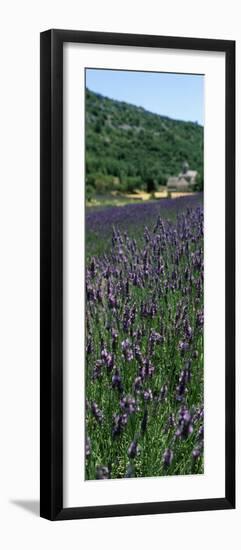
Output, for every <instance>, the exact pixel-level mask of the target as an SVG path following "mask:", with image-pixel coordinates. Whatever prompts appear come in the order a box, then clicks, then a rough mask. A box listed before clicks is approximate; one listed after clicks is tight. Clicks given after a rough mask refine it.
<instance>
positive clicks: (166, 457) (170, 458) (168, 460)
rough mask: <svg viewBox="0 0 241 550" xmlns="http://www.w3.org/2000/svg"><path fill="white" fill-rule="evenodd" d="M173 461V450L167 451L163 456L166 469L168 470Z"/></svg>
mask: <svg viewBox="0 0 241 550" xmlns="http://www.w3.org/2000/svg"><path fill="white" fill-rule="evenodd" d="M172 461H173V451H172V450H171V449H166V450H165V452H164V454H163V464H164V466H165V468H168V467H169V466H170V465H171V463H172Z"/></svg>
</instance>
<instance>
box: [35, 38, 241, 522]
mask: <svg viewBox="0 0 241 550" xmlns="http://www.w3.org/2000/svg"><path fill="white" fill-rule="evenodd" d="M65 42H72V43H74V42H75V43H86V44H107V45H113V46H114V45H121V46H135V47H140V48H141V47H148V48H169V49H170V48H171V49H182V50H202V51H210V52H213V51H215V52H225V56H226V84H225V86H226V87H225V93H226V99H225V101H226V114H225V117H226V128H225V143H226V145H225V147H226V168H225V170H226V173H225V177H226V184H225V185H226V188H225V189H226V191H225V201H226V204H225V209H226V210H225V278H226V280H225V303H226V318H225V330H226V342H225V343H226V351H225V422H226V423H225V497H224V498H210V499H202V500H200V499H198V500H182V501H173V502H149V503H136V504H121V505H104V506H88V507H78V508H64V507H63V352H62V345H63V166H62V165H63V44H64V43H65ZM40 45H41V47H40V52H41V59H40V75H41V86H40V103H41V107H40V111H41V136H40V145H41V147H40V148H41V153H40V157H41V174H40V181H41V194H40V195H41V216H40V218H41V319H40V336H41V373H40V392H41V395H40V407H41V415H40V417H41V421H40V424H41V425H40V444H41V447H40V515H41V517H43V518H47V519H49V520H64V519H79V518H97V517H109V516H125V515H139V514H142V515H144V514H160V513H171V512H172V513H173V512H189V511H201V510H221V509H230V508H234V507H235V42H234V41H229V40H210V39H203V38H179V37H167V36H151V35H135V34H113V33H106V32H103V33H99V32H87V31H71V30H48V31H46V32H43V33H41V37H40Z"/></svg>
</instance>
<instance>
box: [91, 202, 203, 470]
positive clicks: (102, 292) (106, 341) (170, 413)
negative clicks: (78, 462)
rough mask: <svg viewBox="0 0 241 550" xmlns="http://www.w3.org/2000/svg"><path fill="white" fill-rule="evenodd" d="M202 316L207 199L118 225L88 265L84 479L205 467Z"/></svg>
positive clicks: (201, 468)
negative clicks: (130, 231)
mask: <svg viewBox="0 0 241 550" xmlns="http://www.w3.org/2000/svg"><path fill="white" fill-rule="evenodd" d="M97 214H98V213H97ZM203 322H204V315H203V211H202V207H200V206H198V207H196V208H187V209H186V210H185V212H183V213H182V214H178V215H177V217H176V220H175V221H172V222H171V221H168V220H166V219H164V218H163V217H161V216H159V217H158V218H157V221H156V223H155V225H154V226H153V227H152V229H148V228H147V227H146V228H145V230H144V232H143V237H142V238H141V239H139V238H138V240H135V238H130V237H129V236H128V235H127V233H125V232H123V233H121V232H120V230H118V229H114V230H113V235H112V247H111V251H110V252H109V253H108V255H105V254H104V255H102V256H100V257H97V258H94V257H93V258H92V259H91V260H90V261H89V263H88V265H87V269H86V479H107V478H123V477H144V476H148V477H150V476H161V475H178V474H182V475H184V474H194V473H202V472H203V449H204V444H203V420H204V419H203V416H204V412H203V390H204V387H203Z"/></svg>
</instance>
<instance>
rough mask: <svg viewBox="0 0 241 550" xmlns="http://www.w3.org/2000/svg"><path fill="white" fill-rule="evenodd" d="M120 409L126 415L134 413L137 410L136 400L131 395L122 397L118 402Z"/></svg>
mask: <svg viewBox="0 0 241 550" xmlns="http://www.w3.org/2000/svg"><path fill="white" fill-rule="evenodd" d="M120 407H121V409H122V411H123V412H125V413H126V414H128V415H129V414H132V413H134V412H136V411H137V409H138V407H137V403H136V400H135V399H134V397H132V396H131V395H126V396H124V397H122V399H121V401H120Z"/></svg>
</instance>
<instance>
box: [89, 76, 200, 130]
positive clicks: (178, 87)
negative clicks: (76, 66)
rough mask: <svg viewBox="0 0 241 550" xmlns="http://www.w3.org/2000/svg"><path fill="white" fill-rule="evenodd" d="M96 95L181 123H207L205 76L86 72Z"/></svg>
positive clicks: (90, 87)
mask: <svg viewBox="0 0 241 550" xmlns="http://www.w3.org/2000/svg"><path fill="white" fill-rule="evenodd" d="M86 86H87V88H89V89H90V90H92V91H93V92H98V93H100V94H102V95H105V96H107V97H110V98H112V99H118V100H120V101H127V102H128V103H132V104H134V105H138V106H140V107H144V108H145V109H147V110H148V111H152V112H153V113H158V114H160V115H165V116H169V117H171V118H175V119H178V120H188V121H192V122H198V123H199V124H202V125H203V124H204V76H202V75H187V74H175V73H151V72H150V73H148V72H139V71H118V70H106V69H86Z"/></svg>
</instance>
